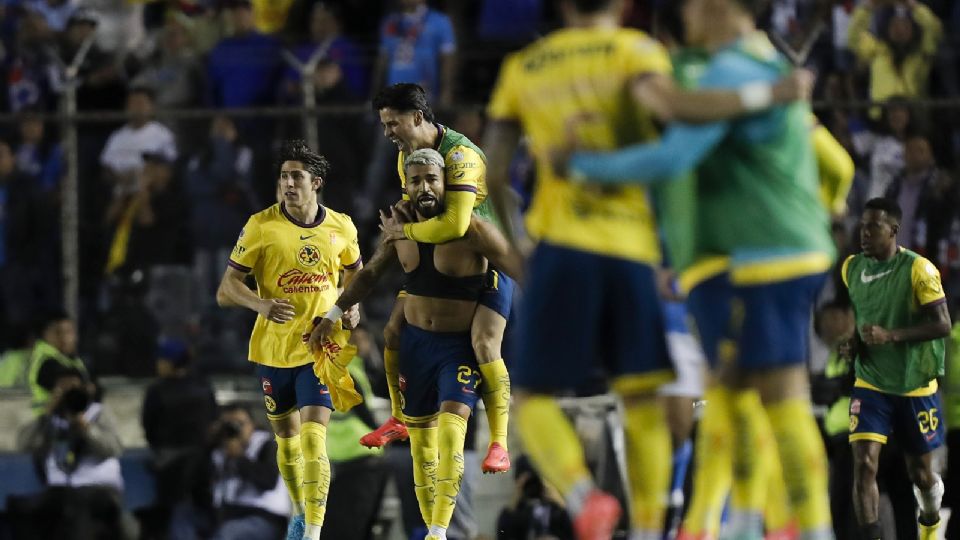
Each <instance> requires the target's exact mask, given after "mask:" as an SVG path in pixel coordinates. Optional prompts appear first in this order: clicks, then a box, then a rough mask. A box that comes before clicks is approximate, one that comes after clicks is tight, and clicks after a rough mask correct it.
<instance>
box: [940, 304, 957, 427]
mask: <svg viewBox="0 0 960 540" xmlns="http://www.w3.org/2000/svg"><path fill="white" fill-rule="evenodd" d="M946 360H947V361H946V370H945V371H946V372H945V374H944V376H943V387H942V389H943V390H942V391H943V407H944V409H945V410H946V413H945V414H946V415H947V429H957V428H960V322H958V323H957V324H955V325H953V331H951V332H950V339H949V340H948V341H947V355H946Z"/></svg>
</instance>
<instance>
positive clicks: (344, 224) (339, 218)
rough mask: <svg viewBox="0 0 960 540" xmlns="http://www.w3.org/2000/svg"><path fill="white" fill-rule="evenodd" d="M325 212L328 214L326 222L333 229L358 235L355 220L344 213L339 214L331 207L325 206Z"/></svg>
mask: <svg viewBox="0 0 960 540" xmlns="http://www.w3.org/2000/svg"><path fill="white" fill-rule="evenodd" d="M323 208H324V210H325V211H326V212H327V216H326V218H324V221H325V222H326V223H327V224H329V225H330V226H332V227H338V228H340V229H343V230H347V231H353V233H354V234H356V231H357V227H356V225H354V224H353V218H351V217H350V216H349V215H347V214H345V213H344V212H337V211H336V210H333V209H331V208H329V207H326V206H324V207H323Z"/></svg>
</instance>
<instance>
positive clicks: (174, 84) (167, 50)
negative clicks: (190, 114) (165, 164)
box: [131, 15, 206, 147]
mask: <svg viewBox="0 0 960 540" xmlns="http://www.w3.org/2000/svg"><path fill="white" fill-rule="evenodd" d="M188 24H192V23H191V21H190V20H189V19H188V18H187V17H186V16H183V15H179V16H169V17H167V18H166V21H165V22H164V25H163V30H162V31H161V32H160V46H159V47H158V48H157V50H156V51H154V53H153V54H151V55H150V56H149V57H148V58H147V59H146V60H145V63H144V65H143V67H142V68H141V70H140V71H139V72H138V73H137V76H136V77H134V79H133V82H132V83H131V84H132V85H133V86H144V87H147V88H150V89H151V90H153V92H154V94H155V96H156V106H157V108H159V109H161V110H163V109H185V108H191V107H197V106H199V105H201V104H202V103H203V99H204V93H205V92H206V82H205V77H206V73H205V70H204V66H203V63H202V61H201V59H200V57H199V55H198V54H197V53H196V51H195V50H194V48H193V46H192V43H191V39H190V34H189V31H188V30H187V28H186V26H187V25H188ZM196 126H197V123H196V122H190V121H185V120H178V121H176V122H174V123H173V124H172V126H171V127H172V128H173V130H174V132H175V133H176V135H177V140H178V141H179V142H180V143H181V145H182V146H185V147H187V146H191V145H190V144H185V143H186V141H188V140H189V139H190V135H191V133H190V130H191V129H192V128H196ZM193 142H197V143H199V142H200V141H199V140H198V139H194V141H193Z"/></svg>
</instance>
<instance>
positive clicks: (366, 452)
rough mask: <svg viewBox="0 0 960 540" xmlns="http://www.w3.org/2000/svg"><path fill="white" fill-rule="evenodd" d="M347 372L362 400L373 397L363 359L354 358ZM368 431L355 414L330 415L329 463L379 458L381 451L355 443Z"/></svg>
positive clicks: (328, 425)
mask: <svg viewBox="0 0 960 540" xmlns="http://www.w3.org/2000/svg"><path fill="white" fill-rule="evenodd" d="M347 371H349V372H350V375H351V376H352V377H353V382H354V383H355V384H356V387H357V390H358V391H359V392H360V394H361V395H362V396H364V399H366V398H367V397H369V396H371V395H373V391H372V390H371V388H370V381H369V380H368V379H367V374H366V373H365V372H364V370H363V359H362V358H360V357H359V356H354V357H353V360H351V361H350V364H349V365H348V366H347ZM369 431H370V426H368V425H366V424H364V423H363V420H360V418H358V417H357V415H355V414H351V413H349V412H346V413H342V412H339V411H334V412H333V414H331V415H330V422H329V423H328V424H327V457H329V458H330V461H332V462H337V461H350V460H352V459H357V458H362V457H370V456H379V455H380V454H382V453H383V450H382V449H379V448H377V449H373V450H371V449H368V448H364V447H363V446H360V443H358V442H357V441H358V440H360V437H363V436H364V435H366V434H367V433H368V432H369Z"/></svg>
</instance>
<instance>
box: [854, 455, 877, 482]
mask: <svg viewBox="0 0 960 540" xmlns="http://www.w3.org/2000/svg"><path fill="white" fill-rule="evenodd" d="M853 476H854V480H855V482H856V483H857V484H862V483H871V482H875V481H876V479H877V456H874V455H871V454H869V453H866V452H864V453H857V452H854V455H853Z"/></svg>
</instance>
